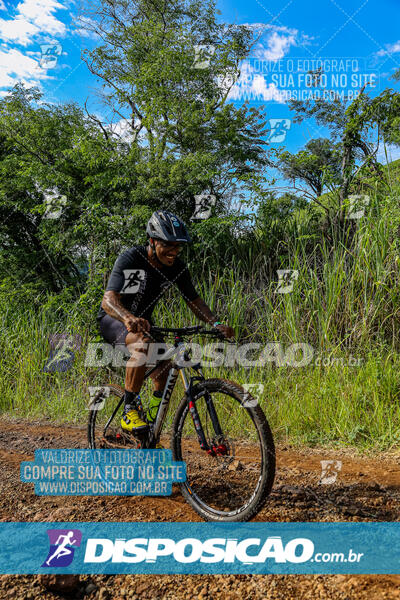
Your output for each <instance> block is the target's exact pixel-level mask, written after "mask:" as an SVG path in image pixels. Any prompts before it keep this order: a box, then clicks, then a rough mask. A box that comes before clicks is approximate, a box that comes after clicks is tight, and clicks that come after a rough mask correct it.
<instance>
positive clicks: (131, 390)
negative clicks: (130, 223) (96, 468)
mask: <svg viewBox="0 0 400 600" xmlns="http://www.w3.org/2000/svg"><path fill="white" fill-rule="evenodd" d="M146 233H147V236H148V243H147V245H144V246H133V247H132V248H130V249H129V250H127V251H126V252H124V253H123V254H121V255H120V256H119V257H118V258H117V260H116V262H115V264H114V267H113V270H112V272H111V275H110V278H109V280H108V284H107V288H106V291H105V293H104V296H103V300H102V303H101V307H100V310H99V313H98V316H97V319H98V321H99V327H100V332H101V334H102V336H103V337H104V339H105V340H106V341H107V342H109V343H110V344H113V345H114V344H116V343H117V344H125V345H126V347H127V348H128V351H129V353H130V356H131V359H130V360H129V361H128V363H127V366H126V373H125V393H124V413H123V416H122V419H121V427H122V429H124V430H125V431H129V432H132V433H134V434H135V433H142V432H145V431H146V429H147V428H148V425H147V423H145V422H144V421H143V420H142V419H141V418H140V415H139V413H138V408H139V406H140V401H139V398H138V396H139V392H140V388H141V386H142V383H143V378H144V375H145V371H146V364H142V363H143V361H140V360H139V361H138V360H137V356H138V355H137V354H136V353H137V352H144V353H145V352H146V350H147V344H148V343H149V342H150V341H152V340H151V338H150V337H149V334H148V332H149V330H150V327H151V325H152V324H153V322H152V320H151V315H152V312H153V310H154V307H155V305H156V303H157V302H158V300H159V299H160V298H161V296H162V295H163V293H164V292H165V291H166V290H167V289H168V288H169V287H170V286H172V285H174V284H175V285H176V286H177V287H178V289H179V291H180V293H181V294H182V296H183V298H184V300H185V302H186V303H187V305H188V306H189V308H190V310H191V311H192V312H193V313H194V314H195V315H196V317H198V318H199V319H201V320H202V321H204V322H205V323H208V324H210V325H213V326H214V327H216V328H218V329H219V330H220V331H221V332H222V334H223V335H224V336H225V337H227V338H231V337H233V335H234V331H233V329H232V327H230V326H229V325H223V324H222V323H220V322H219V321H218V319H217V317H216V316H215V315H214V313H213V312H212V311H211V309H210V308H209V307H208V306H207V304H206V303H205V302H204V300H202V299H201V298H200V296H199V294H198V293H197V291H196V289H195V287H194V285H193V283H192V279H191V276H190V273H189V270H188V268H187V266H186V265H185V263H184V262H183V261H182V260H180V259H179V258H178V254H179V252H180V251H181V250H182V244H186V243H190V242H191V239H190V236H189V233H188V231H187V229H186V226H185V224H184V222H183V221H182V220H181V219H180V218H179V217H176V216H175V215H173V214H172V213H170V212H168V211H166V210H157V211H155V212H154V213H153V214H152V216H151V218H150V220H149V222H148V223H147V228H146ZM135 356H136V359H135V358H134V357H135ZM135 362H136V364H135ZM169 367H170V364H169V361H165V364H164V365H160V366H159V367H158V368H157V369H156V370H155V371H154V372H153V373H152V375H151V377H152V379H153V385H154V391H153V395H154V404H155V406H156V409H157V403H159V402H160V398H162V393H163V390H164V387H165V384H166V380H167V375H168V371H169ZM154 416H155V415H154Z"/></svg>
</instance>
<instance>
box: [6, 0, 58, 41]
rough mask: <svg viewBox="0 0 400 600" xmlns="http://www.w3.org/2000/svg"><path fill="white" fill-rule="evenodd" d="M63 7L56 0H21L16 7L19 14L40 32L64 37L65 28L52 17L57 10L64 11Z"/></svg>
mask: <svg viewBox="0 0 400 600" xmlns="http://www.w3.org/2000/svg"><path fill="white" fill-rule="evenodd" d="M65 8H66V7H65V6H63V5H62V4H60V3H59V2H56V0H23V2H21V3H20V4H18V6H17V10H18V11H19V14H20V15H21V16H22V17H23V18H25V19H26V20H28V21H30V22H31V23H34V24H35V25H36V26H37V27H38V28H39V29H40V30H41V31H43V32H46V33H48V34H50V35H61V36H63V35H65V32H66V27H65V25H64V23H63V22H62V21H59V20H58V19H56V17H55V16H54V14H53V13H54V12H56V11H57V10H65Z"/></svg>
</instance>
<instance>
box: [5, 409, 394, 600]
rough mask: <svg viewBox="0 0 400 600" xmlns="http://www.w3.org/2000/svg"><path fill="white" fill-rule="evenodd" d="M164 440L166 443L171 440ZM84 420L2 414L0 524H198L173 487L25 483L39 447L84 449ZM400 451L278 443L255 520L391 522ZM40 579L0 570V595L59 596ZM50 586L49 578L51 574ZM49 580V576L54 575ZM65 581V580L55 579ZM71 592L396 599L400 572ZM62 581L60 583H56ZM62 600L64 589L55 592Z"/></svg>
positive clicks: (161, 581)
mask: <svg viewBox="0 0 400 600" xmlns="http://www.w3.org/2000/svg"><path fill="white" fill-rule="evenodd" d="M165 442H167V443H166V444H165V445H166V447H167V444H168V440H165ZM84 447H86V427H71V426H56V425H50V424H47V423H45V422H40V423H32V424H30V425H29V427H27V426H26V425H25V424H24V423H23V422H22V421H16V420H14V421H10V420H6V419H4V418H2V420H1V421H0V469H1V474H2V476H1V483H0V486H1V487H0V489H1V493H0V521H155V522H157V521H158V522H160V521H199V520H200V517H199V516H198V515H197V514H196V513H195V512H193V511H192V509H191V508H190V507H189V505H188V504H186V502H185V501H184V499H183V498H182V496H181V494H180V492H179V489H178V487H176V486H174V490H173V493H172V496H170V497H164V498H154V497H153V498H149V497H136V498H130V497H90V498H88V497H51V496H47V497H46V496H35V494H34V491H33V484H26V483H21V482H20V480H19V464H20V462H21V460H33V458H34V450H35V449H37V448H84ZM399 455H400V453H397V454H384V455H379V457H378V456H374V457H368V458H366V457H360V456H357V455H356V454H355V453H354V452H351V451H350V450H347V449H345V450H341V451H337V450H327V449H323V450H322V449H314V448H313V449H308V448H306V449H294V448H289V447H285V446H278V448H277V475H276V479H275V484H274V488H273V491H272V493H271V495H270V498H269V501H268V503H267V505H266V507H265V508H264V509H263V510H262V512H261V513H260V514H259V515H258V516H257V518H256V520H257V521H397V520H399V516H400V456H399ZM321 460H340V461H341V462H342V469H341V471H340V472H339V474H338V477H337V480H336V482H335V483H334V484H331V485H321V484H320V483H319V481H320V477H321V463H320V461H321ZM44 581H45V580H43V578H40V577H37V576H18V577H16V576H6V575H4V576H0V599H2V598H8V597H14V598H28V599H29V598H32V599H33V598H49V599H50V598H59V597H60V595H59V594H56V593H52V592H50V591H48V590H45V588H44V587H43V585H42V584H43V582H44ZM47 583H49V581H48V580H47ZM50 583H51V582H50ZM61 583H62V582H61ZM68 583H70V584H71V586H72V587H71V589H72V592H71V595H69V596H68V595H67V596H65V597H69V598H71V597H73V598H83V597H85V598H91V599H92V598H93V599H94V598H96V599H97V598H99V599H100V600H106V599H107V598H109V599H112V600H114V599H118V598H121V599H122V598H133V599H134V598H139V597H140V598H193V597H199V598H210V599H219V598H239V597H241V598H243V597H246V598H255V599H258V598H260V599H261V598H268V599H269V598H271V599H278V598H279V599H281V598H282V599H283V598H284V599H285V600H287V599H290V598H296V600H297V599H298V598H324V599H326V598H327V599H335V600H336V599H338V600H339V599H341V600H346V599H349V598H354V599H364V598H368V599H373V598H377V599H378V598H379V599H381V598H387V599H392V598H399V599H400V576H389V575H388V576H363V575H359V576H350V575H349V576H345V575H324V576H298V575H296V576H295V575H282V576H278V575H265V576H251V575H237V576H233V575H219V576H208V575H194V576H188V575H187V576H171V575H165V576H150V575H127V576H122V575H115V576H83V575H81V576H79V577H78V576H76V577H75V579H74V580H73V581H70V582H68V581H66V585H67V584H68ZM59 584H60V581H58V582H57V583H56V585H58V586H59ZM61 597H63V595H61Z"/></svg>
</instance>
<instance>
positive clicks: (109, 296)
mask: <svg viewBox="0 0 400 600" xmlns="http://www.w3.org/2000/svg"><path fill="white" fill-rule="evenodd" d="M101 307H102V308H103V310H105V311H106V313H107V314H108V315H110V317H113V318H114V319H118V321H121V323H123V324H124V325H125V327H126V328H127V330H128V331H131V332H132V333H138V332H140V331H149V330H150V323H149V322H148V321H147V320H146V319H141V318H139V317H135V316H134V315H133V314H132V313H131V312H129V310H127V309H126V308H125V307H124V306H123V305H122V303H121V294H120V293H119V292H113V291H108V292H104V296H103V300H102V303H101Z"/></svg>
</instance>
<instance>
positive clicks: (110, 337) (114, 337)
mask: <svg viewBox="0 0 400 600" xmlns="http://www.w3.org/2000/svg"><path fill="white" fill-rule="evenodd" d="M148 321H149V323H150V325H154V323H153V322H152V321H151V320H150V319H148ZM98 323H99V329H100V333H101V335H102V336H103V338H104V339H105V341H106V342H108V343H109V344H112V345H113V346H114V345H115V344H125V338H126V336H127V335H128V333H129V332H128V330H127V328H126V327H125V325H124V324H123V323H121V321H118V319H114V317H110V315H105V316H104V317H102V318H101V319H100V320H99V321H98ZM154 339H155V340H156V341H157V342H164V338H163V337H162V336H160V335H157V336H154Z"/></svg>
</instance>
